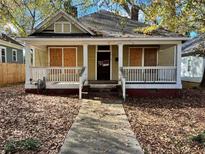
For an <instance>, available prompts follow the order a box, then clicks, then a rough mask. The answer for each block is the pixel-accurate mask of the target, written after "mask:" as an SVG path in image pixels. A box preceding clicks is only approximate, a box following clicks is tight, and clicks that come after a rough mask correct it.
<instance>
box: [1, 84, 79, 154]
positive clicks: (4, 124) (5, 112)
mask: <svg viewBox="0 0 205 154" xmlns="http://www.w3.org/2000/svg"><path fill="white" fill-rule="evenodd" d="M79 108H80V102H79V100H78V97H75V98H72V97H71V98H68V97H59V96H55V97H52V96H43V95H34V94H26V93H25V92H24V88H23V85H20V86H19V85H18V86H13V87H6V88H0V153H2V152H3V151H4V146H5V144H6V143H8V142H9V141H11V140H23V139H27V138H32V139H35V140H38V141H40V148H38V149H37V151H34V152H31V151H20V153H42V154H44V153H49V154H54V153H58V151H59V149H60V147H61V145H62V143H63V140H64V138H65V136H66V134H67V132H68V130H69V128H70V127H71V125H72V123H73V121H74V119H75V117H76V115H77V114H78V111H79Z"/></svg>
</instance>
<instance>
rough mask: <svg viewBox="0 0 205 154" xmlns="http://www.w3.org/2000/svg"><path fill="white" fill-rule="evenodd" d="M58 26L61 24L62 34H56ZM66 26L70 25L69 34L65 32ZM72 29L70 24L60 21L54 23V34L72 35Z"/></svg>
mask: <svg viewBox="0 0 205 154" xmlns="http://www.w3.org/2000/svg"><path fill="white" fill-rule="evenodd" d="M56 24H61V32H56ZM64 24H69V32H64ZM71 32H72V27H71V23H70V22H64V21H62V22H61V21H59V22H55V23H54V33H71Z"/></svg>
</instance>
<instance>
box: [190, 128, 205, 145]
mask: <svg viewBox="0 0 205 154" xmlns="http://www.w3.org/2000/svg"><path fill="white" fill-rule="evenodd" d="M192 141H195V142H197V143H199V144H202V145H205V131H204V132H202V133H200V134H199V135H197V136H194V137H192Z"/></svg>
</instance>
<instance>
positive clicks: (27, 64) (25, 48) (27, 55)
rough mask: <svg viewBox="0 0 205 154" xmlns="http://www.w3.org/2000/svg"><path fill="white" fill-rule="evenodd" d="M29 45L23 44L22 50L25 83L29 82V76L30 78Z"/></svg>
mask: <svg viewBox="0 0 205 154" xmlns="http://www.w3.org/2000/svg"><path fill="white" fill-rule="evenodd" d="M30 50H31V49H30V47H29V46H27V45H26V46H25V47H24V51H25V65H26V69H25V71H26V79H25V80H26V81H25V82H26V85H29V84H30V78H31V73H30V66H31V51H30Z"/></svg>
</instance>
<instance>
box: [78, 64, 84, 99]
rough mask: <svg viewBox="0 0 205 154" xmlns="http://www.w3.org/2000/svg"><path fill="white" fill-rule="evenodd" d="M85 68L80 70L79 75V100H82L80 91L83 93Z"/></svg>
mask: <svg viewBox="0 0 205 154" xmlns="http://www.w3.org/2000/svg"><path fill="white" fill-rule="evenodd" d="M85 69H86V68H85V67H83V68H82V69H81V72H80V74H79V99H82V91H83V86H84V84H85V81H86V74H85V73H86V72H85Z"/></svg>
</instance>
